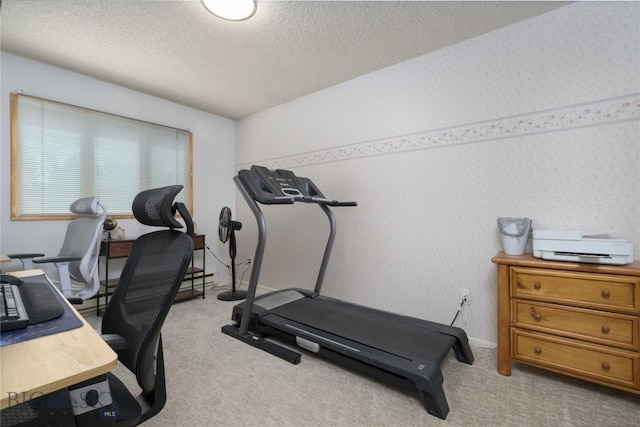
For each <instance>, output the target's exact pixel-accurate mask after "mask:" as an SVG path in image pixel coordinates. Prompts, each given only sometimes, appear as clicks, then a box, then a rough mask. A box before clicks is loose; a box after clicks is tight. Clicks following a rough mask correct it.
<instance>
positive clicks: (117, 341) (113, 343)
mask: <svg viewBox="0 0 640 427" xmlns="http://www.w3.org/2000/svg"><path fill="white" fill-rule="evenodd" d="M102 339H103V340H104V342H106V343H107V344H108V345H109V347H111V349H112V350H114V351H120V350H124V349H126V348H127V340H126V339H125V338H124V337H123V336H121V335H118V334H104V335H102Z"/></svg>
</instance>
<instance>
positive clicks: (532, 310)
mask: <svg viewBox="0 0 640 427" xmlns="http://www.w3.org/2000/svg"><path fill="white" fill-rule="evenodd" d="M529 314H531V317H533V319H534V320H535V321H536V322H539V321H540V320H542V316H541V315H540V313H538V312H537V311H536V309H535V307H529Z"/></svg>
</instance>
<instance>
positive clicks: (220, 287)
mask: <svg viewBox="0 0 640 427" xmlns="http://www.w3.org/2000/svg"><path fill="white" fill-rule="evenodd" d="M204 247H205V248H207V250H208V251H209V253H210V254H211V255H213V257H214V258H215V259H216V261H218V262H219V263H220V264H222V265H223V266H225V267H226V268H227V273H229V275H231V266H230V265H229V264H226V263H225V262H223V261H222V260H221V259H220V258H218V256H217V255H216V254H215V253H214V252H213V251H212V250H211V248H210V247H209V246H208V245H207V244H206V243H205V245H204ZM240 265H244V269H243V270H242V276H241V277H240V285H242V279H243V278H244V273H245V271H246V270H247V267H248V266H250V265H251V258H247V259H245V260H244V261H241V262H238V263H236V266H240ZM230 289H231V286H230V285H214V286H212V287H211V290H212V291H220V290H230ZM237 289H240V286H238V287H237Z"/></svg>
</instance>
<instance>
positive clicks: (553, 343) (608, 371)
mask: <svg viewBox="0 0 640 427" xmlns="http://www.w3.org/2000/svg"><path fill="white" fill-rule="evenodd" d="M512 340H513V341H512V357H513V358H514V359H515V360H519V361H521V362H525V363H528V364H532V365H538V366H541V367H545V368H547V369H551V370H554V371H557V372H562V373H568V374H571V375H573V376H577V377H586V378H588V379H593V380H597V381H598V382H605V383H612V384H616V385H618V386H623V387H630V388H634V389H635V390H636V391H640V354H639V353H634V352H630V351H625V350H616V349H611V348H607V347H602V346H598V345H595V344H586V343H581V342H579V341H575V340H571V339H568V338H558V337H553V336H551V335H545V334H539V333H530V332H524V331H521V330H518V329H516V328H513V329H512Z"/></svg>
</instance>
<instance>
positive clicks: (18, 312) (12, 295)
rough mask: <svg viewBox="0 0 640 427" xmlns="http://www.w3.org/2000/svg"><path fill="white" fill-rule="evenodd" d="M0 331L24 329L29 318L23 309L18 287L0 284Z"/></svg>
mask: <svg viewBox="0 0 640 427" xmlns="http://www.w3.org/2000/svg"><path fill="white" fill-rule="evenodd" d="M0 289H1V291H2V298H1V299H0V331H11V330H13V329H22V328H26V327H27V325H28V324H29V316H28V315H27V310H26V309H25V307H24V303H23V301H22V296H21V295H20V287H19V286H17V285H12V284H10V283H0Z"/></svg>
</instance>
